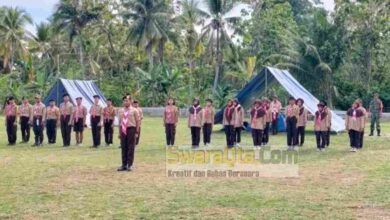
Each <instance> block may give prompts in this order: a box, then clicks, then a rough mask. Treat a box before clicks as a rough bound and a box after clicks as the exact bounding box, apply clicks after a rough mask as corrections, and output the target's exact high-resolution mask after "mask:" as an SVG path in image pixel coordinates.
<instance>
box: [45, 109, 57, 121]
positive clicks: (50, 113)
mask: <svg viewBox="0 0 390 220" xmlns="http://www.w3.org/2000/svg"><path fill="white" fill-rule="evenodd" d="M60 114H61V113H60V109H59V108H58V107H57V106H53V107H51V106H48V107H46V120H53V119H54V120H59V119H60Z"/></svg>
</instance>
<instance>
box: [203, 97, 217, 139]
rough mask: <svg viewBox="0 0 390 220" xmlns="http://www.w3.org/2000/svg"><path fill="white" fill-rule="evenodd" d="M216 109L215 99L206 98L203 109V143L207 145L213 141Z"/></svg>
mask: <svg viewBox="0 0 390 220" xmlns="http://www.w3.org/2000/svg"><path fill="white" fill-rule="evenodd" d="M214 116H215V110H214V107H213V100H211V99H206V106H205V107H204V109H203V128H202V129H203V143H204V145H205V146H207V145H209V144H210V143H211V133H212V131H213V125H214Z"/></svg>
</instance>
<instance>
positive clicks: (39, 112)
mask: <svg viewBox="0 0 390 220" xmlns="http://www.w3.org/2000/svg"><path fill="white" fill-rule="evenodd" d="M45 111H46V106H45V104H43V103H42V102H40V103H38V104H35V105H34V106H33V113H32V115H33V117H43V116H45Z"/></svg>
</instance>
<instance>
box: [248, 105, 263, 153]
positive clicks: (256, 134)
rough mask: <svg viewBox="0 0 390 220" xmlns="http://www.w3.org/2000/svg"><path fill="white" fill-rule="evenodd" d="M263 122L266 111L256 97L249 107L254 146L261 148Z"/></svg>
mask: <svg viewBox="0 0 390 220" xmlns="http://www.w3.org/2000/svg"><path fill="white" fill-rule="evenodd" d="M265 124H266V111H265V110H264V108H263V106H262V102H261V100H259V99H256V100H255V102H254V103H253V107H252V109H251V128H252V139H253V146H254V148H261V145H262V141H263V130H264V127H265Z"/></svg>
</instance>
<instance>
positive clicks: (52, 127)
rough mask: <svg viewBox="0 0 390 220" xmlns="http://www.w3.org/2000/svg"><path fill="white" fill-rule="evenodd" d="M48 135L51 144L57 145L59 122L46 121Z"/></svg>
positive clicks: (53, 120)
mask: <svg viewBox="0 0 390 220" xmlns="http://www.w3.org/2000/svg"><path fill="white" fill-rule="evenodd" d="M46 135H47V139H48V141H49V144H55V143H56V139H57V120H55V119H48V120H47V121H46Z"/></svg>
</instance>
